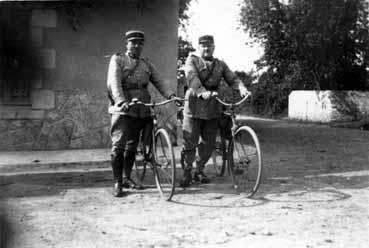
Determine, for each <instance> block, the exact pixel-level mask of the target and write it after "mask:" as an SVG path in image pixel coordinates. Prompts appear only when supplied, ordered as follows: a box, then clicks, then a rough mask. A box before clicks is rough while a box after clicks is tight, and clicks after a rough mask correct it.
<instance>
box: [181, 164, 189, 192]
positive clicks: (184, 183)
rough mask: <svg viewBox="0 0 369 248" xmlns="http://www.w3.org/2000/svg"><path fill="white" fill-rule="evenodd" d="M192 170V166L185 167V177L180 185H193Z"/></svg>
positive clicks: (184, 186) (183, 186)
mask: <svg viewBox="0 0 369 248" xmlns="http://www.w3.org/2000/svg"><path fill="white" fill-rule="evenodd" d="M191 171H192V168H191V167H187V168H185V169H184V171H183V178H182V179H181V181H180V182H179V186H181V187H182V188H186V187H189V186H190V185H191V183H192V175H191Z"/></svg>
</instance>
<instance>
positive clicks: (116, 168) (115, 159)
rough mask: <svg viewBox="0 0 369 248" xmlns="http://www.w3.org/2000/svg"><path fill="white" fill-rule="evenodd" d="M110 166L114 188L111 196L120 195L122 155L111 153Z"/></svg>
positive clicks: (121, 192)
mask: <svg viewBox="0 0 369 248" xmlns="http://www.w3.org/2000/svg"><path fill="white" fill-rule="evenodd" d="M111 166H112V169H113V177H114V188H113V196H115V197H122V196H123V191H122V171H123V157H122V155H111Z"/></svg>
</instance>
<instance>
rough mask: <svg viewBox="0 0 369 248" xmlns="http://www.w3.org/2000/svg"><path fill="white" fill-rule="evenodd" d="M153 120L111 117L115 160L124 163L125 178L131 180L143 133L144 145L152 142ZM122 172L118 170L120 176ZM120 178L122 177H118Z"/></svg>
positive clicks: (124, 116) (122, 116) (147, 118)
mask: <svg viewBox="0 0 369 248" xmlns="http://www.w3.org/2000/svg"><path fill="white" fill-rule="evenodd" d="M153 125H154V124H153V118H152V117H145V118H137V117H132V116H128V115H115V114H113V115H112V117H111V130H110V135H111V140H112V150H111V155H112V157H113V158H118V159H119V158H120V159H119V160H120V161H122V162H123V164H122V166H123V178H130V174H131V171H132V167H133V163H134V159H135V155H136V151H137V146H138V142H139V139H140V135H141V133H142V141H143V142H144V144H150V142H151V130H152V129H153ZM119 171H121V170H118V174H120V172H119ZM117 176H118V177H119V178H120V175H117Z"/></svg>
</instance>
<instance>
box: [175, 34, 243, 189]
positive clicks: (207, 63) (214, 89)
mask: <svg viewBox="0 0 369 248" xmlns="http://www.w3.org/2000/svg"><path fill="white" fill-rule="evenodd" d="M214 48H215V45H214V37H213V36H211V35H204V36H201V37H200V38H199V54H198V55H191V56H189V57H188V58H187V60H186V64H185V74H186V79H187V83H188V90H187V92H186V96H185V99H186V100H187V101H185V106H184V120H183V138H184V144H183V156H184V163H185V170H184V175H183V178H182V180H181V182H180V185H181V186H182V187H187V186H189V185H190V184H191V182H192V174H191V171H192V166H193V165H192V164H193V162H194V161H195V155H196V147H197V148H198V155H199V157H198V159H197V161H196V169H195V172H194V176H193V179H194V180H195V181H199V182H201V183H208V182H209V181H210V180H209V178H207V177H206V175H205V174H204V172H203V170H204V166H205V164H206V162H207V161H208V160H209V157H210V156H211V153H212V152H213V148H214V145H215V139H216V134H217V128H218V118H219V117H220V114H221V106H220V104H219V103H218V102H217V101H216V100H215V99H214V98H212V96H213V95H214V94H221V92H219V85H220V81H221V80H222V79H224V80H225V82H226V83H227V84H228V86H230V87H232V88H233V89H235V90H237V91H239V93H240V95H241V96H245V95H246V94H247V93H248V90H247V89H246V87H245V86H244V85H243V83H242V82H241V80H240V79H238V78H237V77H236V75H235V74H234V73H233V72H232V71H231V70H230V69H229V68H228V66H227V64H226V63H225V62H224V61H222V60H219V59H216V58H214V57H213V53H214ZM199 138H200V144H199V143H198V142H199Z"/></svg>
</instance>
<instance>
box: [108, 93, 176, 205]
mask: <svg viewBox="0 0 369 248" xmlns="http://www.w3.org/2000/svg"><path fill="white" fill-rule="evenodd" d="M178 100H181V99H179V98H172V99H170V100H166V101H163V102H160V103H143V102H141V101H139V100H138V99H136V98H134V99H132V100H131V102H130V103H129V106H130V107H131V106H134V105H144V106H146V107H150V108H151V109H152V111H151V112H152V113H153V115H152V117H153V124H154V127H153V128H152V130H151V133H150V134H149V135H151V139H150V143H149V144H144V141H143V138H142V134H141V136H140V142H139V146H138V148H137V153H136V161H135V171H136V176H137V178H138V179H139V180H140V182H143V180H144V178H145V175H146V168H147V167H150V168H151V170H152V171H153V175H154V178H155V183H156V187H157V189H158V191H159V193H160V195H161V196H162V197H163V198H165V199H166V200H167V201H170V200H171V198H172V197H173V194H174V191H175V177H176V165H175V157H174V150H173V146H172V143H171V140H170V138H169V134H168V132H167V131H166V130H165V129H164V128H163V127H159V126H158V123H157V117H156V113H155V111H154V109H155V107H158V106H162V105H165V104H167V103H170V102H174V101H178ZM109 113H118V114H123V113H122V112H120V111H114V109H109ZM138 156H139V157H142V159H143V160H142V161H137V157H138Z"/></svg>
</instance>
